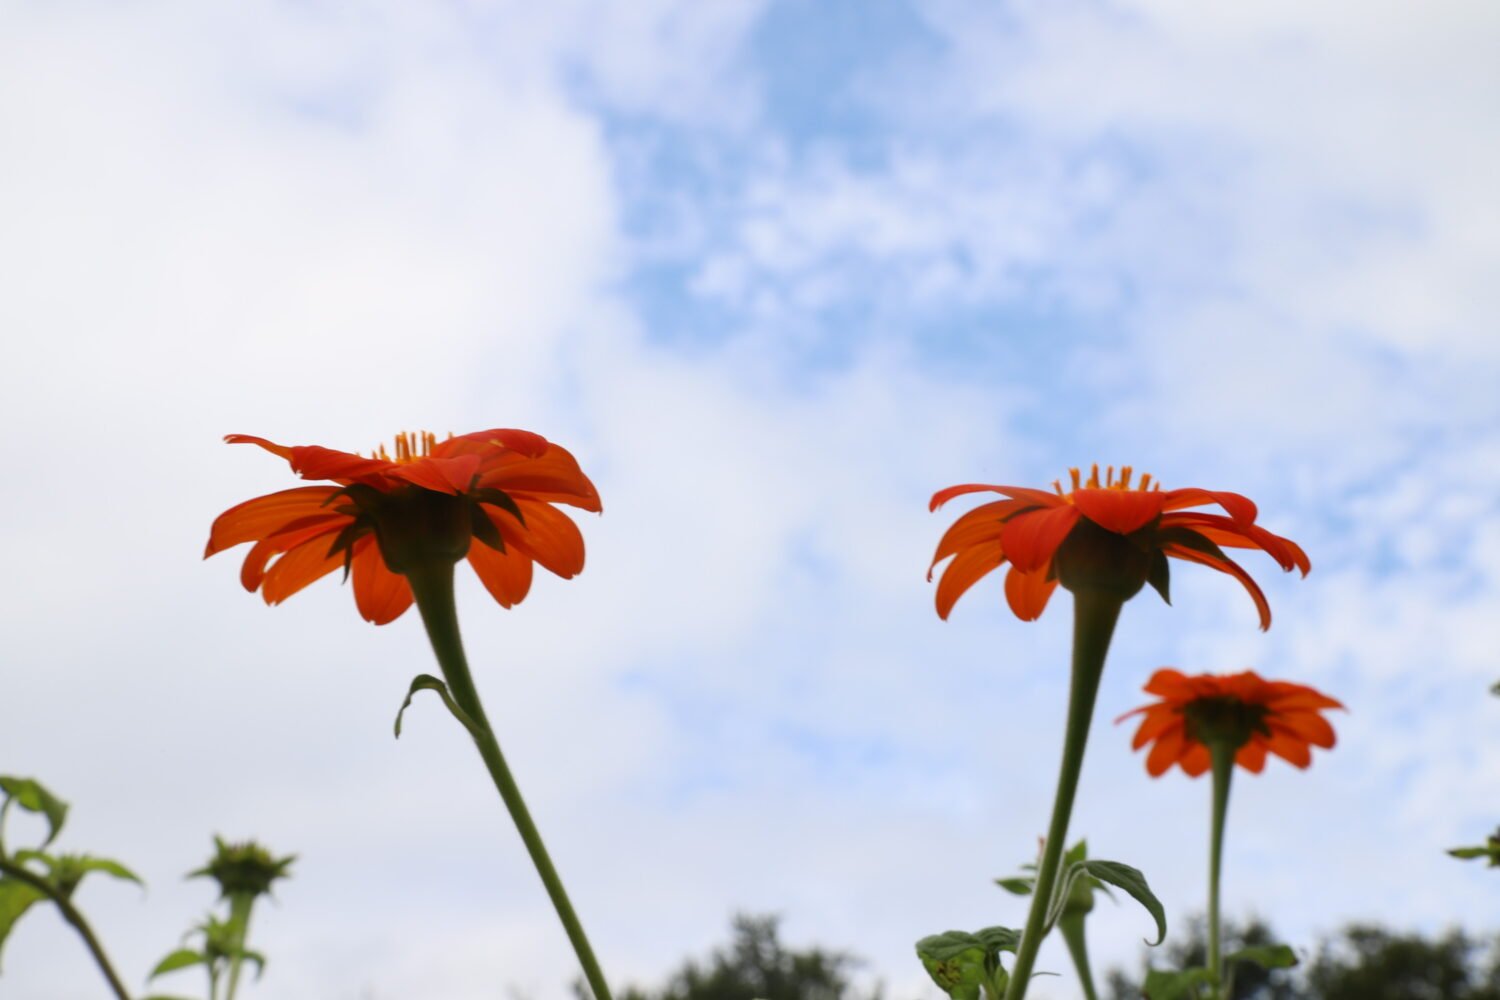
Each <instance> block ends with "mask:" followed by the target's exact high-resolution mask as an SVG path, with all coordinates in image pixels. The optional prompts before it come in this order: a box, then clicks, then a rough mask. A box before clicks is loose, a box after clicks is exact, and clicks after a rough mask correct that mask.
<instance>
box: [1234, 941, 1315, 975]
mask: <svg viewBox="0 0 1500 1000" xmlns="http://www.w3.org/2000/svg"><path fill="white" fill-rule="evenodd" d="M1224 962H1225V964H1226V965H1233V964H1234V963H1235V962H1252V963H1254V964H1255V965H1258V966H1260V967H1261V968H1262V969H1290V968H1291V967H1292V966H1294V965H1296V964H1297V953H1296V952H1294V951H1292V949H1291V948H1290V947H1288V946H1287V945H1284V944H1265V945H1258V946H1256V947H1253V948H1241V949H1240V950H1239V951H1237V952H1234V953H1233V954H1230V955H1225V956H1224Z"/></svg>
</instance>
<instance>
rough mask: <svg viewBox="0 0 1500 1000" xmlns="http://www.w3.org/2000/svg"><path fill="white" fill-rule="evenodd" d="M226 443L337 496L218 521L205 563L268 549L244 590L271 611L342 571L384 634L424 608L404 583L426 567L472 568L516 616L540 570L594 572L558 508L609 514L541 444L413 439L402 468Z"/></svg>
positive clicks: (557, 453)
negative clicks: (234, 552) (432, 563)
mask: <svg viewBox="0 0 1500 1000" xmlns="http://www.w3.org/2000/svg"><path fill="white" fill-rule="evenodd" d="M224 440H225V441H228V442H229V443H230V444H255V445H259V446H260V447H262V448H264V449H265V450H266V451H269V452H271V453H272V454H274V455H279V456H281V457H282V458H284V459H286V460H287V461H288V462H290V463H291V466H292V471H294V472H296V473H297V474H298V475H300V476H301V477H302V478H303V479H322V480H329V481H331V482H333V483H336V484H337V485H334V486H303V487H298V488H296V489H290V490H282V491H281V492H279V493H271V494H268V495H266V496H262V497H256V498H255V499H253V500H247V501H245V502H244V503H242V504H239V505H238V506H235V507H231V508H230V509H229V510H226V511H225V512H224V513H222V514H220V515H219V516H218V518H216V519H215V520H214V523H213V527H212V529H211V530H210V532H209V539H208V547H207V548H206V549H205V550H204V553H203V554H204V557H205V558H207V557H208V556H211V555H213V554H214V553H216V552H222V551H223V550H224V549H227V548H232V547H233V546H235V545H239V544H241V543H243V542H254V543H255V544H254V545H253V546H252V547H251V549H250V552H249V553H248V554H247V555H246V556H245V564H244V566H243V567H242V568H241V570H240V581H241V582H242V583H243V584H244V585H245V589H246V590H250V591H254V590H257V589H258V590H260V592H261V596H262V597H264V598H265V600H266V603H267V604H279V603H281V602H282V601H284V600H286V599H287V598H288V597H290V596H292V595H293V594H295V593H296V592H297V591H299V590H301V589H302V588H303V587H306V586H307V585H308V584H310V583H312V582H313V581H314V580H317V579H319V578H320V577H323V576H326V575H328V574H329V573H332V572H333V571H334V570H336V569H338V568H339V567H341V566H342V567H343V568H344V572H345V575H346V577H347V576H350V575H352V576H353V578H354V602H355V604H356V605H357V606H358V607H359V612H360V614H361V615H363V616H364V618H365V620H366V621H370V622H374V623H375V624H376V625H384V624H386V623H387V622H391V621H394V620H395V619H397V618H399V617H400V616H401V615H402V613H404V612H405V611H406V609H407V608H409V607H410V606H411V603H412V591H411V587H410V585H409V584H408V582H407V580H406V577H405V576H403V575H402V572H403V571H404V569H405V568H407V566H408V565H409V564H411V563H412V562H414V561H416V560H422V559H429V558H445V559H451V560H453V561H457V560H458V559H462V558H465V557H467V558H468V560H469V565H471V566H473V567H474V572H476V573H477V574H479V579H480V581H481V582H482V583H483V584H484V586H485V588H486V589H487V590H488V591H489V592H490V594H491V595H492V596H493V597H494V598H495V600H497V601H499V602H500V604H501V605H502V606H504V607H507V608H508V607H510V606H511V605H513V604H516V603H517V602H519V601H520V600H521V599H522V598H524V597H525V596H526V592H527V591H528V590H529V589H530V588H531V574H532V563H533V562H538V563H541V564H542V566H544V567H545V568H547V569H548V570H551V571H552V572H553V573H556V574H557V575H558V576H561V577H564V578H568V577H572V576H574V575H575V574H577V573H578V572H580V571H581V570H582V569H583V536H582V535H581V534H580V533H579V531H578V528H577V526H576V525H574V524H573V522H572V520H571V519H569V518H568V517H567V515H565V514H563V513H562V512H561V511H559V510H558V509H557V508H556V507H554V506H553V504H557V503H564V504H569V505H571V506H574V507H580V508H582V509H584V510H590V511H596V512H597V511H599V510H600V509H601V507H600V504H599V494H598V493H597V492H596V491H595V489H594V484H593V483H591V482H589V479H588V477H587V476H585V475H584V474H583V472H582V470H580V469H579V468H578V463H577V462H576V461H575V460H574V458H573V456H572V455H570V454H569V453H568V452H567V451H566V450H565V449H563V448H560V447H558V446H557V445H555V444H552V443H550V442H549V441H547V439H546V438H544V437H542V436H541V435H539V434H532V433H530V432H529V431H519V430H488V431H476V432H475V433H473V434H463V435H460V436H459V437H452V436H450V437H449V438H448V439H447V440H446V441H441V442H440V441H438V440H437V439H436V438H435V437H434V436H433V435H431V434H427V433H423V434H420V435H408V434H406V433H402V434H400V435H398V436H397V438H396V457H395V458H391V457H390V455H389V454H388V453H387V452H386V450H385V448H384V447H381V448H380V449H379V450H378V451H377V452H375V454H374V455H373V456H372V457H370V458H365V457H363V456H361V455H355V454H351V453H349V452H344V451H335V450H333V449H331V448H321V447H318V446H317V445H308V446H300V447H287V446H285V445H279V444H274V443H272V442H270V441H267V440H265V439H264V438H258V437H251V436H250V435H246V434H231V435H229V436H228V437H226V438H225V439H224ZM471 540H478V541H479V542H480V543H482V544H478V545H474V544H471ZM273 560H274V561H273Z"/></svg>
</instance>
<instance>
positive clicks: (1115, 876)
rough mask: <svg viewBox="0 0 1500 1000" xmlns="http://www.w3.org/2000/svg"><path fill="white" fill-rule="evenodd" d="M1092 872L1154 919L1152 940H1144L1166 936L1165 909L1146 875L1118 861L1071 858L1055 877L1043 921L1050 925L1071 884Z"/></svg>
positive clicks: (1046, 925) (1095, 876)
mask: <svg viewBox="0 0 1500 1000" xmlns="http://www.w3.org/2000/svg"><path fill="white" fill-rule="evenodd" d="M1090 876H1092V877H1093V878H1096V879H1098V880H1099V881H1100V882H1107V883H1108V884H1110V885H1113V886H1118V887H1119V888H1121V889H1124V890H1125V891H1126V892H1127V893H1129V894H1130V895H1131V897H1132V898H1134V899H1135V901H1136V902H1138V903H1140V904H1141V905H1142V906H1144V907H1145V908H1146V912H1148V913H1150V914H1151V918H1152V919H1153V920H1155V921H1156V940H1155V941H1147V942H1146V943H1147V944H1149V945H1151V946H1153V947H1155V946H1156V945H1159V944H1161V943H1162V942H1163V941H1165V940H1166V938H1167V913H1166V910H1164V909H1163V908H1162V905H1161V900H1159V899H1157V898H1156V895H1155V893H1153V892H1152V891H1151V887H1150V886H1148V885H1147V884H1146V876H1144V875H1142V874H1141V873H1140V871H1139V870H1138V869H1135V868H1132V867H1130V866H1129V865H1126V864H1121V863H1120V862H1118V861H1100V860H1086V861H1075V862H1073V863H1072V864H1070V865H1068V866H1067V868H1065V869H1064V870H1063V876H1062V878H1060V879H1058V880H1057V887H1056V888H1055V889H1054V890H1053V892H1052V901H1051V904H1050V905H1049V906H1048V909H1047V920H1046V923H1045V924H1044V925H1043V926H1045V927H1046V928H1048V929H1050V928H1051V927H1053V925H1055V924H1056V923H1057V920H1058V918H1059V917H1061V916H1062V913H1063V909H1064V908H1065V907H1066V906H1067V902H1068V896H1069V894H1070V893H1071V892H1072V891H1073V885H1074V883H1076V882H1077V881H1078V880H1079V879H1081V878H1087V877H1090Z"/></svg>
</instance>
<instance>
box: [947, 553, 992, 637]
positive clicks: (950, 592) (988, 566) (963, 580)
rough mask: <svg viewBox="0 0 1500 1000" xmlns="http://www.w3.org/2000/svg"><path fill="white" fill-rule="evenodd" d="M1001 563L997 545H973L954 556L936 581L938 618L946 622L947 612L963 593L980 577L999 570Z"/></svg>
mask: <svg viewBox="0 0 1500 1000" xmlns="http://www.w3.org/2000/svg"><path fill="white" fill-rule="evenodd" d="M1003 562H1005V553H1004V552H1003V551H1002V550H1001V548H1000V546H999V544H994V545H974V546H971V547H969V548H967V549H964V550H963V551H962V552H960V553H958V555H956V556H954V557H953V561H952V562H950V563H949V564H948V567H947V568H946V569H944V570H943V575H942V578H941V579H939V580H938V585H937V596H936V601H937V613H938V617H939V618H942V619H945V620H946V619H947V617H948V612H950V611H952V610H953V605H954V603H955V602H957V600H958V599H959V598H960V597H962V596H963V594H964V592H965V591H966V590H968V589H969V588H970V587H972V586H973V585H974V583H975V582H976V581H977V580H978V579H979V578H980V577H982V576H984V575H985V574H986V573H989V572H990V571H992V570H994V569H997V568H999V566H1000V564H1001V563H1003Z"/></svg>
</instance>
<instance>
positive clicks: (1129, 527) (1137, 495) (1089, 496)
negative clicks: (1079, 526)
mask: <svg viewBox="0 0 1500 1000" xmlns="http://www.w3.org/2000/svg"><path fill="white" fill-rule="evenodd" d="M1166 498H1167V494H1165V493H1157V492H1154V491H1142V490H1096V489H1079V490H1074V491H1073V505H1074V506H1075V507H1077V508H1078V510H1079V512H1080V513H1081V514H1083V516H1084V517H1086V518H1088V519H1089V520H1090V521H1093V522H1094V523H1095V524H1097V525H1098V526H1099V527H1101V528H1103V529H1104V530H1106V531H1113V532H1114V533H1115V534H1117V535H1128V534H1130V533H1131V532H1132V531H1136V530H1138V529H1140V528H1143V527H1145V526H1146V525H1148V524H1150V523H1151V522H1152V521H1154V520H1156V519H1157V518H1158V517H1159V516H1161V510H1162V504H1164V503H1165V502H1166Z"/></svg>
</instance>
